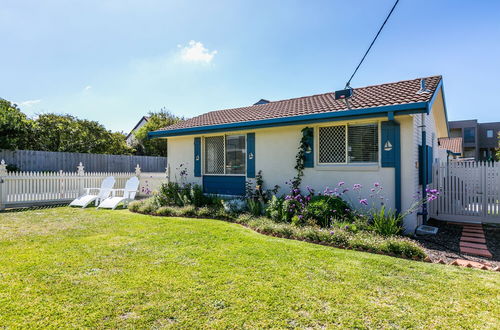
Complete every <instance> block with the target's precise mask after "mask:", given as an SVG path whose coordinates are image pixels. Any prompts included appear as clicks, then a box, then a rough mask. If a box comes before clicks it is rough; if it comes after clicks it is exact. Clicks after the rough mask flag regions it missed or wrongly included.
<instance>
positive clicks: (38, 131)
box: [34, 113, 133, 154]
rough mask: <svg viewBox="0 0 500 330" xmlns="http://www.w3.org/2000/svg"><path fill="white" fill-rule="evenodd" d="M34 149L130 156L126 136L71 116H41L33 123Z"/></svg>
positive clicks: (96, 123)
mask: <svg viewBox="0 0 500 330" xmlns="http://www.w3.org/2000/svg"><path fill="white" fill-rule="evenodd" d="M34 126H35V134H34V137H35V140H34V147H35V149H36V150H45V151H61V152H81V153H96V154H132V152H133V149H132V148H130V147H128V146H127V145H126V142H125V135H124V134H123V133H119V132H115V133H113V132H111V131H108V130H106V128H105V127H104V126H103V125H101V124H99V123H98V122H96V121H92V120H86V119H78V118H76V117H74V116H71V115H57V114H53V113H49V114H42V115H40V116H39V117H38V119H37V120H36V121H35V125H34Z"/></svg>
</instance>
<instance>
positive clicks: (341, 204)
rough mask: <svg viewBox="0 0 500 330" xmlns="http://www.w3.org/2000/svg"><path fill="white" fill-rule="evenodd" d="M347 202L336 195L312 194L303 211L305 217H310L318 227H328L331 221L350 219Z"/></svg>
mask: <svg viewBox="0 0 500 330" xmlns="http://www.w3.org/2000/svg"><path fill="white" fill-rule="evenodd" d="M347 210H350V207H349V204H347V203H346V202H345V201H344V200H343V199H342V198H340V197H336V196H314V197H312V198H311V201H310V202H309V203H308V204H307V206H306V207H305V211H304V217H305V218H306V219H312V220H314V222H315V223H316V224H317V225H318V226H320V227H324V228H326V227H329V226H330V225H331V224H332V221H335V220H337V221H352V219H353V217H352V215H351V213H350V212H349V211H347Z"/></svg>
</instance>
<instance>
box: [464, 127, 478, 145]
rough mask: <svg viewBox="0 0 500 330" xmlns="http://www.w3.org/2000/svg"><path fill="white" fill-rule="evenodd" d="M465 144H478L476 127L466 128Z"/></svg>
mask: <svg viewBox="0 0 500 330" xmlns="http://www.w3.org/2000/svg"><path fill="white" fill-rule="evenodd" d="M464 142H467V143H474V142H476V130H475V129H474V127H466V128H464Z"/></svg>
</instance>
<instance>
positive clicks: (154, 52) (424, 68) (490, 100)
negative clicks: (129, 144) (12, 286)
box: [0, 0, 500, 131]
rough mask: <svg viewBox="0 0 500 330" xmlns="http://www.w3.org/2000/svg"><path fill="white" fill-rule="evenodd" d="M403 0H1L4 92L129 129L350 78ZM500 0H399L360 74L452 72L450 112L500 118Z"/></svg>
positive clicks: (368, 77)
mask: <svg viewBox="0 0 500 330" xmlns="http://www.w3.org/2000/svg"><path fill="white" fill-rule="evenodd" d="M392 3H393V1H392V0H377V1H373V0H367V1H362V0H359V1H333V0H330V1H270V0H267V1H259V0H252V1H236V0H233V1H215V0H214V1H150V0H143V1H132V0H128V1H127V0H96V1H94V0H86V1H63V0H60V1H55V0H53V1H50V0H47V1H23V0H15V1H10V0H2V4H1V6H0V36H1V39H0V40H1V44H2V51H0V72H1V75H2V79H1V80H0V97H3V98H5V99H8V100H10V101H14V102H16V103H17V104H19V105H20V107H21V108H22V110H23V111H25V112H26V113H28V114H29V115H35V114H37V113H43V112H56V113H69V114H72V115H75V116H78V117H81V118H87V119H92V120H98V121H99V122H101V123H102V124H104V125H105V126H106V127H107V128H109V129H112V130H123V131H128V130H130V129H131V128H132V127H133V126H134V125H135V123H136V122H137V121H138V120H139V118H140V117H141V116H142V115H144V114H146V113H147V112H149V111H155V110H158V109H160V108H161V107H166V108H168V109H169V110H171V111H172V112H173V113H176V114H178V115H183V116H186V117H192V116H195V115H198V114H201V113H204V112H207V111H211V110H217V109H224V108H230V107H238V106H246V105H250V104H253V103H254V102H256V101H257V100H259V99H260V98H266V99H270V100H280V99H286V98H292V97H300V96H306V95H312V94H317V93H324V92H328V91H334V90H335V89H341V88H343V86H344V84H345V82H346V80H347V79H348V77H349V76H350V74H351V72H352V70H353V69H354V67H355V66H356V64H357V63H358V61H359V59H360V57H361V56H362V54H363V52H364V51H365V50H366V47H367V46H368V44H369V43H370V41H371V39H372V38H373V36H374V34H375V33H376V31H377V29H378V28H379V26H380V24H381V22H382V21H383V19H384V18H385V15H386V14H387V12H388V10H389V9H390V8H391V6H392ZM499 17H500V1H459V0H448V1H447V0H442V1H435V0H433V1H431V0H428V1H414V0H401V1H400V4H399V5H398V7H397V8H396V10H395V12H394V14H393V16H392V17H391V19H390V20H389V22H388V24H387V25H386V29H385V30H384V31H383V33H382V35H381V36H380V38H379V40H378V41H377V43H376V44H375V46H374V48H373V49H372V52H371V53H370V55H369V56H368V58H367V60H366V61H365V63H364V64H363V66H362V67H361V69H360V71H359V72H358V75H357V76H356V77H355V78H354V80H353V82H352V83H351V85H352V86H353V87H354V88H356V87H361V86H365V85H370V84H378V83H384V82H391V81H398V80H405V79H411V78H417V77H422V76H428V75H436V74H442V75H443V76H444V86H445V94H446V101H447V107H448V116H449V119H450V120H456V119H469V118H477V119H479V120H480V121H500V104H499V102H498V95H499V93H500V18H499Z"/></svg>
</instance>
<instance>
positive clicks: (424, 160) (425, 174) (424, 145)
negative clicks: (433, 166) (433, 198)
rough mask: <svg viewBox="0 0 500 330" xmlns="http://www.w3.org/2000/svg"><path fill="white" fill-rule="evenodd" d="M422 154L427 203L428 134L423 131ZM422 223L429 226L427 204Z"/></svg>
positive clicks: (423, 195) (423, 194) (423, 206)
mask: <svg viewBox="0 0 500 330" xmlns="http://www.w3.org/2000/svg"><path fill="white" fill-rule="evenodd" d="M420 150H421V154H422V157H421V159H422V163H421V164H419V165H420V166H419V168H422V182H421V184H422V199H423V200H424V201H425V200H426V198H427V192H426V190H427V132H426V131H424V130H423V131H422V146H421V148H420ZM422 222H423V224H424V225H425V224H427V203H426V202H424V203H423V204H422Z"/></svg>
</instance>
